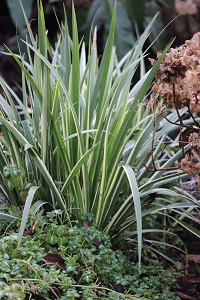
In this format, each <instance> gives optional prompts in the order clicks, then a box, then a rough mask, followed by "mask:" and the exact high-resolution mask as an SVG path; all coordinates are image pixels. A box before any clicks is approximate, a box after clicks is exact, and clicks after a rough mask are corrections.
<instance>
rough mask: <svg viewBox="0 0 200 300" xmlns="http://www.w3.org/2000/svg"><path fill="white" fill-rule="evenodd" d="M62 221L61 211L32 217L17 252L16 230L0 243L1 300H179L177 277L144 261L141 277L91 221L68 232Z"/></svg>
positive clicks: (157, 264)
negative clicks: (176, 292) (176, 293)
mask: <svg viewBox="0 0 200 300" xmlns="http://www.w3.org/2000/svg"><path fill="white" fill-rule="evenodd" d="M32 217H34V221H35V222H33V218H32ZM60 219H62V211H61V210H56V211H52V212H49V213H47V215H46V217H41V216H39V215H38V216H37V217H36V216H34V215H33V216H31V217H30V223H35V226H34V227H33V226H32V227H31V229H32V230H30V227H28V229H27V230H26V231H25V233H24V237H23V240H22V243H21V245H20V247H17V240H18V236H17V235H16V231H14V230H13V233H11V232H12V230H10V235H9V236H7V235H4V236H3V237H2V238H1V246H0V257H1V263H0V278H1V282H0V299H63V300H64V299H71V300H72V299H87V300H89V299H105V300H106V299H113V300H114V299H132V300H137V299H174V300H175V299H178V297H175V296H174V294H173V293H172V292H171V291H170V290H171V289H172V288H173V289H176V288H177V284H176V279H175V277H174V276H173V275H172V274H171V272H170V271H165V270H164V269H163V268H162V267H161V265H160V263H159V262H158V261H157V260H155V259H154V260H152V259H151V264H149V259H148V258H147V257H146V259H145V260H144V261H143V268H142V272H141V274H140V275H139V274H138V265H137V264H135V263H133V262H132V261H131V260H130V259H129V258H128V256H127V255H124V254H123V252H122V251H119V250H118V251H113V250H112V248H111V247H112V245H111V242H110V239H109V236H108V235H107V234H105V233H103V232H101V231H99V230H98V229H97V227H96V226H95V225H94V224H93V223H92V222H89V221H88V223H89V224H90V227H79V226H77V225H78V224H74V226H73V227H71V226H70V225H69V222H68V221H66V220H65V221H64V222H63V223H62V222H60ZM28 225H29V226H30V225H31V224H28ZM4 229H5V228H4ZM13 229H15V230H16V227H15V228H13Z"/></svg>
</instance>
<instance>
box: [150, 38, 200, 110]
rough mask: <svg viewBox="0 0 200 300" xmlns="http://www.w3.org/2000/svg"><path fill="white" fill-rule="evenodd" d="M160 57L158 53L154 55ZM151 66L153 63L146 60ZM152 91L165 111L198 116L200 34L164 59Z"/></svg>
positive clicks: (172, 49) (199, 106)
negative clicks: (185, 110) (173, 109)
mask: <svg viewBox="0 0 200 300" xmlns="http://www.w3.org/2000/svg"><path fill="white" fill-rule="evenodd" d="M157 56H158V57H159V56H160V53H158V54H157ZM150 61H151V63H152V64H154V63H155V60H153V59H151V60H150ZM156 78H157V81H156V82H155V83H154V85H153V87H152V90H153V91H154V92H155V93H156V95H157V96H158V97H161V98H162V99H163V102H164V104H166V106H168V107H176V108H177V109H179V108H182V107H185V106H186V107H188V108H189V109H190V111H191V112H196V113H200V85H199V82H200V32H198V33H196V34H194V36H193V37H192V39H191V40H188V41H186V42H185V44H184V45H183V46H181V47H179V48H175V49H174V48H171V49H170V50H169V51H168V53H167V54H166V55H165V57H164V59H163V61H162V63H161V64H160V67H159V69H158V72H157V74H156Z"/></svg>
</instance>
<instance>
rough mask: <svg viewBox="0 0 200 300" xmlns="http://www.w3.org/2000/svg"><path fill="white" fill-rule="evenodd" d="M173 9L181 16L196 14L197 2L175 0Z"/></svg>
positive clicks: (192, 0) (195, 0)
mask: <svg viewBox="0 0 200 300" xmlns="http://www.w3.org/2000/svg"><path fill="white" fill-rule="evenodd" d="M175 9H176V11H177V13H179V14H182V15H194V14H196V13H197V12H198V1H197V0H175Z"/></svg>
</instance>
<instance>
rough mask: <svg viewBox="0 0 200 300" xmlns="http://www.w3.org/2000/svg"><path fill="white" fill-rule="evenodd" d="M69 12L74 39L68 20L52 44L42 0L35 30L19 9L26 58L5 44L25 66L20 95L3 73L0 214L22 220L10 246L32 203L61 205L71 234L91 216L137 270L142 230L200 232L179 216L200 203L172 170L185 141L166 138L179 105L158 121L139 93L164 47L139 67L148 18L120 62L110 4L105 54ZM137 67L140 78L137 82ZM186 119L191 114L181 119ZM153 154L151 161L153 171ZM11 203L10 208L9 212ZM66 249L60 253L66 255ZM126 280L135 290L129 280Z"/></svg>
mask: <svg viewBox="0 0 200 300" xmlns="http://www.w3.org/2000/svg"><path fill="white" fill-rule="evenodd" d="M72 15H73V20H72V29H73V30H72V37H70V35H69V33H68V25H67V20H66V23H65V24H60V35H59V36H58V39H57V43H56V45H55V47H52V46H51V45H50V43H49V40H48V34H47V31H46V27H45V19H44V13H43V8H42V5H41V3H40V5H39V10H38V36H37V37H34V35H33V33H32V31H31V28H30V24H29V23H28V21H27V19H26V16H25V20H26V23H27V28H28V31H29V36H27V39H26V40H25V41H24V44H25V45H26V47H27V56H24V55H23V53H21V54H20V55H16V54H14V53H12V52H11V51H10V50H9V49H8V52H10V55H12V56H13V58H14V59H15V60H16V62H17V63H18V64H19V66H20V67H21V70H22V99H20V98H19V97H18V96H17V94H16V93H15V92H14V91H13V90H12V89H11V88H10V87H9V86H8V85H7V83H6V82H5V81H4V80H3V79H2V78H1V79H0V84H1V86H2V89H3V93H2V95H0V129H1V136H0V143H1V144H0V158H1V159H0V178H1V182H0V184H1V185H0V187H1V190H2V193H3V194H4V195H5V200H4V201H2V202H4V203H3V208H2V210H1V212H0V217H1V218H2V219H4V220H6V222H8V221H9V222H11V224H12V222H16V221H19V222H20V227H19V233H18V234H17V244H16V243H15V242H14V245H13V247H16V246H17V249H20V247H22V245H23V243H26V242H25V240H26V239H27V240H28V241H29V240H30V238H29V237H26V238H25V237H23V234H24V231H25V229H26V224H27V221H28V218H29V213H30V209H31V211H32V212H34V213H35V214H37V213H38V212H39V213H40V214H42V213H43V215H45V214H46V213H48V212H49V211H51V210H54V209H58V208H59V209H61V210H62V217H63V218H64V219H66V220H67V224H68V225H67V226H68V227H69V228H68V227H67V229H66V230H71V231H72V232H73V230H75V229H76V227H75V226H74V225H75V224H76V226H77V227H80V234H82V233H81V232H82V231H84V232H87V230H88V231H90V230H92V228H90V222H91V219H92V221H93V223H94V224H95V226H96V227H95V228H96V230H97V231H96V233H95V234H96V235H97V236H98V235H99V234H100V233H102V232H104V233H105V234H108V235H109V236H110V239H111V243H112V247H113V248H114V249H118V250H119V249H120V247H122V248H124V249H126V246H125V245H126V244H125V240H126V241H128V242H129V245H131V249H133V248H134V249H135V248H136V249H137V258H136V260H137V261H138V264H137V271H138V274H140V273H141V274H142V272H143V270H145V267H144V269H143V265H141V263H142V261H143V262H144V261H145V260H144V259H143V260H142V238H143V235H146V234H147V233H153V234H155V233H159V234H162V238H163V240H162V244H165V245H167V241H166V239H165V238H166V234H167V233H168V226H169V224H170V225H172V226H173V225H175V224H177V223H180V224H181V225H184V226H185V227H187V228H188V229H189V230H191V231H192V232H194V233H195V234H197V235H198V231H196V230H195V229H194V228H192V227H191V226H187V223H186V222H184V221H183V218H184V217H185V216H186V214H187V216H188V217H189V218H191V219H194V217H193V216H192V215H191V214H190V212H191V210H194V209H196V208H197V207H198V201H197V200H196V199H195V198H194V197H192V196H191V195H190V194H189V193H186V192H184V191H182V190H181V189H180V186H179V184H178V180H179V181H180V180H182V179H184V178H187V176H188V175H187V174H184V173H183V172H181V171H180V170H179V169H178V168H174V165H175V164H176V163H177V162H178V160H179V159H181V157H182V149H180V150H179V141H178V139H177V138H172V137H170V134H171V133H172V132H173V131H174V130H175V129H177V122H179V120H180V116H184V114H185V112H186V110H184V109H182V110H180V112H179V114H177V112H176V111H175V110H170V111H168V114H167V120H166V119H164V120H163V116H162V115H161V114H160V107H161V106H160V103H158V104H156V105H152V102H149V104H148V103H147V101H146V100H147V96H148V93H149V91H150V88H151V83H152V80H153V79H154V75H155V74H156V72H157V70H158V67H159V65H160V63H161V61H162V59H163V57H164V56H165V53H166V52H167V50H168V49H169V47H170V45H169V46H168V47H167V48H166V49H165V50H164V51H163V53H162V55H161V56H160V57H159V58H158V60H157V61H156V62H155V64H154V66H153V67H152V69H151V70H150V71H148V72H146V71H145V68H144V63H143V58H144V56H145V55H146V54H147V51H148V49H146V50H143V48H144V44H145V41H146V39H147V38H148V36H149V34H150V30H151V27H152V24H153V22H154V19H153V20H152V21H151V22H150V23H149V25H148V26H147V27H146V29H145V31H144V33H143V34H142V35H141V36H140V37H139V39H138V40H137V41H136V43H135V44H134V45H133V48H132V50H131V51H130V52H128V53H127V54H126V55H125V56H124V57H123V58H122V59H121V60H118V57H117V55H116V49H115V46H114V33H115V22H116V5H114V7H113V16H112V21H111V27H110V32H109V36H108V40H107V43H106V46H105V50H104V53H103V55H102V57H98V53H97V45H96V44H97V38H98V37H97V35H96V29H95V27H94V28H93V27H92V29H91V38H90V43H89V44H90V46H89V49H86V48H85V44H84V41H79V39H78V31H77V23H76V16H75V11H74V9H72ZM138 66H139V67H140V79H139V81H138V82H137V83H136V84H134V82H133V78H134V74H135V72H136V70H137V68H138ZM193 122H194V119H193V118H192V117H189V118H187V119H186V120H183V123H187V124H191V123H193ZM177 136H179V133H177ZM164 144H165V145H166V147H163V145H164ZM188 148H189V145H185V146H184V149H185V150H187V149H188ZM152 154H153V155H152ZM152 159H153V164H154V166H156V169H154V170H153V172H152V170H151V168H152ZM171 167H172V169H170V168H171ZM6 205H7V207H5V206H6ZM12 205H13V206H14V207H15V208H16V209H15V214H10V213H9V211H10V208H9V207H10V206H11V207H12ZM186 209H187V210H186ZM20 211H22V212H23V214H22V217H19V216H20V213H19V212H20ZM170 211H171V212H173V214H170ZM155 214H157V215H159V217H160V218H161V228H154V227H153V226H152V220H153V218H154V216H155ZM152 215H153V217H152ZM88 216H89V217H88ZM90 218H91V219H90ZM170 218H171V220H172V221H171V223H170V222H169V220H170ZM60 221H62V219H60ZM52 226H53V225H52ZM47 228H48V230H50V228H49V227H47ZM86 229H87V230H86ZM77 230H78V229H77ZM44 234H46V233H44ZM102 234H103V233H102ZM53 236H54V235H52V236H50V235H49V237H48V238H49V240H50V242H51V243H50V245H51V246H52V242H53V243H55V244H58V246H60V245H61V244H62V243H64V241H65V238H66V237H65V238H64V237H61V239H58V237H57V236H56V235H55V238H54V237H53ZM93 237H94V236H93ZM6 238H7V237H6ZM10 238H11V239H12V236H10ZM34 239H36V238H35V237H34ZM34 239H33V243H34ZM45 239H46V237H45ZM51 239H52V241H51ZM8 240H9V237H8ZM97 240H98V238H97ZM143 240H144V241H145V243H146V245H145V247H148V245H150V246H149V249H151V250H154V251H157V253H158V252H159V255H162V253H161V251H159V250H158V248H157V247H155V248H154V247H153V246H152V244H153V241H152V239H147V238H146V239H143ZM31 243H32V242H31ZM66 243H67V241H66ZM159 243H161V240H159V241H157V244H156V241H154V244H156V246H157V245H158V244H159ZM36 244H37V243H36ZM27 247H28V246H27ZM109 247H110V244H109ZM92 249H93V248H92ZM95 249H96V248H95ZM98 249H99V248H98ZM41 251H42V250H41ZM45 251H47V249H46V250H45ZM48 251H52V252H53V249H52V248H51V249H50V248H49V249H48ZM56 251H58V250H57V249H56ZM59 251H61V250H59ZM59 251H58V252H59ZM91 251H92V250H90V251H89V252H91ZM112 253H113V255H116V254H114V252H112ZM116 253H117V252H116ZM4 254H5V253H3V255H4ZM45 254H46V252H42V255H45ZM58 254H59V255H61V254H60V253H58ZM66 255H67V257H66V258H65V260H66V261H67V260H68V259H69V258H70V257H71V253H70V254H66ZM29 258H30V257H29ZM29 258H28V259H29ZM5 259H6V257H5ZM85 259H86V258H85ZM134 259H135V257H133V260H134ZM8 260H10V258H9V257H8ZM36 260H37V259H36ZM83 261H84V259H83ZM83 261H82V262H83ZM37 262H38V261H37ZM53 268H55V266H54V267H53ZM84 268H85V267H84ZM124 268H125V267H124ZM84 270H85V269H84ZM134 270H135V269H134ZM134 270H133V273H134V274H135V271H134ZM2 272H3V271H2ZM85 272H86V271H85ZM92 272H93V271H92ZM95 272H97V271H95ZM149 272H150V271H149ZM58 273H59V272H58ZM157 273H158V272H157ZM75 275H76V274H75ZM79 275H80V274H79ZM25 276H27V275H25ZM99 276H100V275H99ZM135 276H136V275H135ZM138 276H139V275H138ZM2 278H3V275H2ZM80 278H81V277H79V278H78V279H77V280H78V281H77V282H76V284H78V282H79V280H80ZM95 278H96V277H95ZM138 278H139V277H138ZM141 278H142V277H141ZM93 279H94V278H93ZM112 280H115V281H116V282H117V280H116V278H115V279H114V278H112V279H111V281H112ZM138 280H139V279H138ZM4 284H5V283H3V285H4ZM81 284H82V283H81ZM109 284H111V283H110V282H109ZM109 284H108V285H109ZM120 284H122V283H120ZM126 288H127V290H130V291H131V292H133V291H132V290H131V287H129V285H128V284H127V286H126ZM76 292H77V291H76ZM48 293H49V290H48ZM137 293H138V292H137ZM74 297H75V296H74ZM120 297H122V296H120ZM144 297H145V296H144ZM146 297H148V296H146ZM163 297H164V296H163ZM147 299H148V298H147ZM155 299H156V298H155ZM164 299H165V298H164ZM166 299H167V298H166Z"/></svg>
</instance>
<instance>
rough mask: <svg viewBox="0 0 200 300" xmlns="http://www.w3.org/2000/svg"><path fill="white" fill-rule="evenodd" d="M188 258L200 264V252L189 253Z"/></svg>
mask: <svg viewBox="0 0 200 300" xmlns="http://www.w3.org/2000/svg"><path fill="white" fill-rule="evenodd" d="M187 258H188V260H191V261H194V262H195V263H197V264H200V254H189V255H188V257H187Z"/></svg>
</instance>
